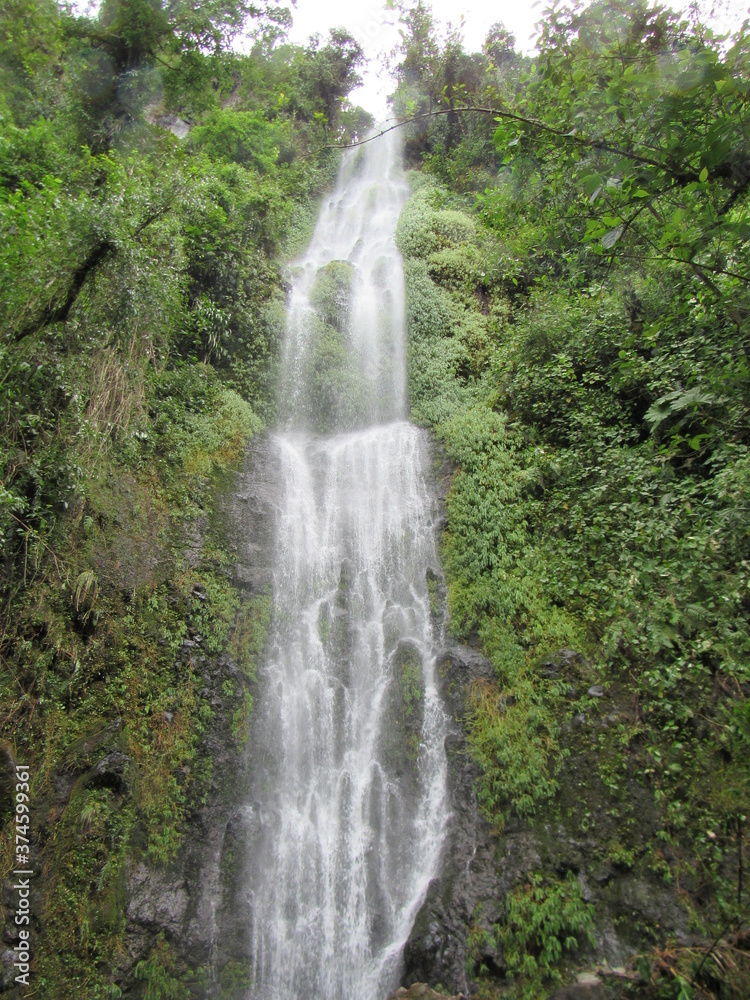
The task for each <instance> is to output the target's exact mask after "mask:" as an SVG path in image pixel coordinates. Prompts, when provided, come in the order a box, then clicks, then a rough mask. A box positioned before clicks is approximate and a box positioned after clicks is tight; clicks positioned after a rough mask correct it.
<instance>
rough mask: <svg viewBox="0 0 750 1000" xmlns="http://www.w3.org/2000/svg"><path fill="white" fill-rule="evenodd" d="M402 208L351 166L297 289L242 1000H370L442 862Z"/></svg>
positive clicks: (396, 189)
mask: <svg viewBox="0 0 750 1000" xmlns="http://www.w3.org/2000/svg"><path fill="white" fill-rule="evenodd" d="M407 194H408V188H407V186H406V184H405V181H404V178H403V176H402V173H401V170H400V166H399V146H398V142H397V140H396V139H395V138H393V137H386V138H383V139H379V140H376V141H375V142H372V143H369V144H366V145H365V146H364V147H362V148H361V149H359V150H358V151H356V152H350V153H347V154H346V155H345V157H344V161H343V163H342V167H341V170H340V174H339V179H338V184H337V187H336V190H335V192H334V193H333V195H332V196H331V197H330V198H329V199H328V200H327V201H326V203H325V204H324V206H323V208H322V211H321V214H320V217H319V220H318V223H317V227H316V230H315V233H314V236H313V240H312V243H311V246H310V248H309V250H308V252H307V254H306V256H305V257H304V258H303V259H301V260H300V261H298V262H297V263H296V265H295V267H294V268H293V269H292V275H293V279H292V291H291V294H290V303H289V314H288V323H287V336H286V343H285V348H284V356H283V371H284V374H283V379H282V387H281V404H280V413H281V427H282V428H283V429H282V431H281V432H279V433H277V434H276V435H274V436H273V437H272V440H271V443H270V446H271V447H272V448H273V449H274V454H275V456H276V458H275V461H276V464H277V467H278V470H279V480H280V484H281V487H280V489H281V493H282V496H281V498H280V500H279V505H278V506H279V513H278V518H277V526H276V542H275V570H274V609H275V622H274V625H273V629H272V639H271V642H270V644H269V647H270V648H269V652H268V657H267V662H266V664H265V666H264V669H263V675H262V678H261V681H262V695H261V697H260V698H259V700H258V704H257V705H256V708H255V713H256V717H257V719H258V720H259V721H258V722H257V724H256V725H257V727H259V728H258V732H259V733H260V736H259V737H258V736H256V739H255V741H254V752H253V756H254V760H252V761H251V764H250V768H251V774H252V778H251V785H252V789H251V797H250V803H249V805H248V809H249V810H250V811H251V812H252V813H253V816H254V823H255V826H254V828H255V829H256V830H257V831H259V832H258V833H257V835H256V836H255V837H254V838H253V842H252V845H251V847H250V848H249V852H250V853H251V854H252V857H251V858H250V860H249V861H248V869H249V872H250V874H249V882H250V884H249V886H248V898H249V908H250V912H251V928H250V937H251V941H250V949H251V957H252V975H253V980H252V982H253V985H252V988H251V990H250V994H249V997H250V998H252V1000H384V997H385V996H386V995H387V992H388V990H389V989H391V988H393V987H394V986H395V985H397V984H396V982H395V980H396V978H397V976H398V972H399V963H400V960H401V952H402V949H403V946H404V944H405V942H406V939H407V937H408V934H409V932H410V930H411V926H412V924H413V921H414V918H415V916H416V913H417V911H418V909H419V907H420V905H421V903H422V902H423V900H424V897H425V894H426V892H427V888H428V885H429V882H430V880H431V878H433V877H434V876H435V874H436V870H437V865H438V862H439V854H440V849H441V845H442V840H443V833H444V829H445V823H446V819H447V816H446V813H447V793H446V773H447V765H446V759H445V752H444V748H443V740H444V735H445V727H446V718H445V714H444V711H443V708H442V706H441V703H440V699H439V696H438V693H437V689H436V681H435V650H436V637H435V636H434V635H433V619H434V618H435V614H434V609H433V608H431V593H430V591H431V583H430V581H433V582H434V581H435V580H436V574H437V573H438V572H439V567H438V560H437V555H436V551H435V520H436V510H435V501H434V499H433V497H432V496H431V491H430V489H429V486H428V484H427V481H426V468H427V462H428V460H429V455H428V449H427V442H426V440H425V436H424V432H422V431H420V430H419V429H417V428H416V427H414V426H412V425H411V424H409V423H408V422H407V421H406V419H405V418H406V410H407V398H406V376H405V334H404V284H403V273H402V265H401V260H400V257H399V254H398V252H397V250H396V247H395V243H394V232H395V228H396V223H397V220H398V215H399V212H400V210H401V207H402V205H403V203H404V201H405V199H406V197H407ZM433 599H434V595H433Z"/></svg>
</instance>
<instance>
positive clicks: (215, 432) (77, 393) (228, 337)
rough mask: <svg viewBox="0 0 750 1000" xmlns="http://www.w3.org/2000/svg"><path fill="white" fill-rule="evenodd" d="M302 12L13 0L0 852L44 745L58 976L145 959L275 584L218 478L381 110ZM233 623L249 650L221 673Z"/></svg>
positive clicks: (51, 938)
mask: <svg viewBox="0 0 750 1000" xmlns="http://www.w3.org/2000/svg"><path fill="white" fill-rule="evenodd" d="M248 18H250V21H248ZM288 18H289V12H288V11H287V10H286V9H277V8H275V7H272V6H269V5H267V4H266V3H265V2H263V3H260V4H252V5H251V4H246V3H241V4H231V5H226V4H223V3H208V4H201V5H197V6H196V5H189V4H188V5H176V4H174V5H173V4H169V5H168V4H161V3H159V2H154V3H151V2H149V3H143V2H141V0H111V2H110V0H107V2H105V3H104V4H102V5H101V7H100V8H99V10H98V13H96V14H95V15H94V16H93V17H72V16H71V15H70V13H69V11H68V8H67V7H65V6H62V5H61V6H57V5H56V4H55V3H54V2H51V0H8V2H6V3H3V4H2V7H1V8H0V231H1V233H2V237H1V239H0V273H1V274H2V296H1V297H0V323H1V324H2V338H1V339H0V398H1V399H2V408H1V409H2V415H1V416H0V424H1V427H0V543H1V544H2V581H1V588H2V589H1V591H0V593H1V594H2V610H1V611H0V668H1V669H0V698H1V699H2V712H0V746H2V750H3V753H4V758H3V759H4V760H5V758H6V757H7V762H8V763H7V764H6V763H3V767H2V782H1V785H2V787H1V789H0V791H2V799H1V801H2V817H1V818H2V821H3V823H4V824H5V825H4V830H3V839H2V865H3V876H5V875H6V874H7V873H8V872H9V871H10V870H11V869H12V868H13V855H12V848H13V840H12V836H11V831H12V826H11V824H9V823H8V822H7V821H8V819H9V818H10V817H9V811H10V806H11V799H10V785H9V784H8V782H9V781H10V778H9V776H8V775H9V773H10V772H9V768H8V765H9V764H11V763H13V762H15V761H22V762H23V763H25V764H27V765H28V766H29V767H30V768H31V770H32V774H33V784H32V795H31V798H32V802H33V803H34V808H33V813H32V830H33V832H34V838H35V839H34V842H33V854H34V861H35V866H36V867H37V869H38V870H39V871H40V872H42V873H43V890H41V889H40V895H39V896H37V897H35V900H36V901H35V912H36V917H35V919H36V921H37V923H36V924H35V927H34V931H35V933H36V932H38V931H40V932H41V933H40V934H39V937H38V938H35V945H34V956H35V959H36V964H35V967H34V969H35V972H34V981H35V986H36V988H37V994H36V995H38V996H46V997H49V998H55V1000H56V998H59V997H62V996H74V995H75V996H76V997H80V998H81V1000H84V998H87V997H104V996H112V997H114V996H119V995H120V993H119V992H118V991H119V989H120V987H119V985H118V983H122V982H123V976H126V977H127V976H128V975H130V976H131V982H132V975H133V970H132V969H130V970H129V971H128V962H129V961H130V959H129V958H128V957H127V956H124V955H123V949H122V935H123V931H124V906H125V905H126V901H127V900H126V885H127V879H128V878H129V875H130V872H131V871H132V867H133V865H134V864H135V863H137V862H138V860H139V859H145V860H147V861H149V862H150V863H163V862H165V861H167V860H169V859H170V858H172V857H173V856H174V854H175V851H176V850H177V848H178V846H179V844H180V842H181V838H182V834H183V830H184V828H185V824H186V822H187V821H188V820H189V818H190V815H191V812H192V811H193V810H194V809H195V808H197V807H199V805H200V803H201V801H202V800H204V799H205V796H206V795H207V793H208V791H209V790H210V788H211V786H212V776H211V758H210V755H209V753H208V751H207V748H206V745H205V734H206V732H207V731H208V727H209V725H211V724H212V723H211V720H212V718H217V717H218V718H219V719H220V720H223V719H226V720H227V724H228V726H229V728H230V730H231V734H233V737H232V738H234V739H236V740H237V741H241V740H242V739H243V738H244V736H245V735H246V730H247V714H248V712H249V710H250V707H251V704H252V694H251V690H250V686H249V685H250V682H251V681H252V678H253V675H254V664H255V657H256V656H257V654H258V651H259V649H260V646H261V645H262V641H263V635H264V633H265V627H266V624H267V621H268V615H269V599H268V598H267V597H264V596H261V597H257V598H255V599H252V600H250V599H248V598H246V597H243V595H242V594H240V593H239V592H238V591H237V590H236V589H235V587H234V585H233V583H232V580H231V574H230V573H229V572H228V569H227V567H228V563H229V559H230V553H229V552H228V548H229V547H230V544H231V543H230V542H229V541H227V539H226V538H225V537H224V535H223V534H222V531H221V526H220V525H219V524H218V519H216V518H212V517H211V506H212V495H213V494H214V493H215V489H214V485H213V477H214V476H215V473H216V472H217V471H220V470H222V469H226V468H228V467H229V466H230V465H231V463H233V462H234V461H235V460H236V459H237V458H238V457H240V456H241V455H242V452H243V449H244V446H245V443H246V442H247V440H248V438H249V436H251V435H252V434H254V433H255V432H256V431H257V430H258V429H259V428H260V427H261V426H262V423H263V422H264V421H267V420H269V419H270V418H272V416H273V407H274V386H275V381H276V369H275V361H276V356H277V348H278V343H279V339H280V335H281V331H282V330H283V305H284V293H285V288H284V280H283V277H282V270H281V267H280V264H281V262H283V260H284V259H285V258H287V257H289V256H291V255H292V254H294V253H296V252H299V250H301V249H302V248H303V247H304V245H305V243H306V241H307V239H308V238H309V235H310V233H311V231H312V225H313V222H314V218H315V214H316V201H317V198H318V196H319V194H320V192H322V190H324V189H325V187H326V186H327V185H329V184H330V182H331V180H332V178H333V176H334V173H335V170H336V162H337V160H336V154H335V152H334V151H332V150H331V149H329V148H327V146H328V143H329V141H330V139H331V138H332V137H339V138H343V139H352V138H355V137H356V136H357V134H358V130H360V131H361V129H362V128H363V127H365V126H366V125H367V122H368V116H367V115H366V114H365V113H364V112H362V111H361V110H360V109H356V108H352V107H350V106H349V105H348V104H347V102H346V94H347V93H348V91H349V90H350V89H351V87H352V86H353V85H354V84H355V83H356V82H357V79H358V77H357V67H358V65H359V64H360V62H361V59H362V53H361V51H360V49H359V47H358V46H357V44H356V43H355V42H354V41H353V40H352V39H351V38H350V37H349V36H348V35H347V34H346V33H344V32H342V31H335V32H332V33H331V35H330V37H329V38H328V39H327V40H325V41H322V40H320V39H313V41H312V42H311V43H310V44H309V46H308V47H306V48H300V47H294V46H290V45H287V44H285V43H284V42H283V28H284V26H285V25H286V24H287V23H288ZM248 27H250V28H253V32H254V34H253V38H252V39H251V45H252V47H251V50H250V52H249V54H247V55H239V54H237V53H236V52H235V51H233V50H232V49H231V47H230V42H231V41H232V39H233V37H234V36H235V35H236V34H238V33H239V31H240V30H241V29H243V28H248ZM173 133H175V134H173ZM186 133H189V134H187V136H186V137H185V135H186ZM178 135H179V136H181V137H182V138H178ZM209 487H211V488H210V489H209ZM221 650H224V651H225V652H226V653H227V655H229V656H230V657H231V658H232V660H233V662H235V663H236V664H237V665H238V666H239V668H240V669H239V670H238V672H237V677H236V679H235V680H228V681H225V682H224V683H223V685H220V686H219V689H218V691H212V690H211V689H210V684H209V685H208V686H207V682H206V673H205V662H206V660H205V658H206V657H210V656H212V655H215V654H216V653H218V652H219V651H221ZM201 663H203V666H202V665H201ZM219 703H220V704H221V710H220V712H219V713H218V716H217V709H216V706H217V704H219ZM212 705H213V707H212ZM222 724H223V722H222ZM40 885H41V883H40ZM9 912H10V911H9ZM165 949H166V950H165ZM173 962H174V957H173V956H171V955H170V953H169V951H168V948H167V946H166V945H165V944H164V943H163V942H162V943H161V944H159V945H158V947H157V949H156V950H155V951H154V954H153V955H152V956H151V957H150V958H148V959H143V960H142V961H140V963H139V964H138V968H137V970H135V978H136V979H142V980H145V983H146V985H145V986H144V988H145V989H146V991H147V994H146V995H149V996H157V995H158V996H162V995H170V996H178V995H179V996H183V995H186V992H185V991H186V990H187V989H188V986H189V982H188V980H184V981H183V979H184V975H183V974H184V969H183V970H182V971H180V972H179V973H178V972H175V973H174V975H173V971H174V970H172V965H173ZM170 970H172V971H170ZM8 971H9V972H10V974H11V976H12V971H10V970H8ZM193 971H194V973H195V974H194V975H193V979H195V976H196V975H197V976H198V979H197V980H195V981H196V982H198V981H199V980H200V976H199V974H198V972H195V970H193ZM188 979H190V977H188ZM162 980H163V982H162ZM191 981H192V980H191ZM164 983H166V984H167V985H166V986H165V985H164ZM159 990H162V992H159ZM164 990H167V992H164ZM170 990H171V992H169V991H170ZM175 990H177V992H174V991H175ZM230 993H231V991H230ZM232 995H234V994H233V993H232Z"/></svg>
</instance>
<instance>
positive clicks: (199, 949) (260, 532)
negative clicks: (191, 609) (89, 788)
mask: <svg viewBox="0 0 750 1000" xmlns="http://www.w3.org/2000/svg"><path fill="white" fill-rule="evenodd" d="M267 443H268V439H267V436H265V435H259V436H258V437H257V438H256V439H254V440H253V441H252V442H251V446H250V448H249V450H248V453H247V456H246V460H245V463H244V467H243V469H242V471H241V472H240V473H237V474H235V475H234V476H233V477H231V478H228V479H227V482H226V484H225V485H224V489H225V493H224V496H223V498H222V500H221V502H220V503H219V504H218V505H217V506H218V511H217V514H216V515H215V516H216V517H217V518H220V519H221V525H220V526H219V528H218V530H219V531H220V532H221V534H223V536H224V537H223V544H224V548H225V549H226V550H227V551H228V552H230V553H231V554H233V555H234V557H235V559H236V562H235V565H234V573H233V575H234V582H235V585H236V587H237V589H238V590H239V591H240V593H241V595H245V596H246V597H248V598H252V597H254V596H257V595H259V594H263V593H266V592H267V590H268V587H269V586H270V584H271V580H272V566H271V562H270V560H271V551H272V544H273V535H274V525H275V508H274V503H273V501H274V496H278V491H277V490H275V484H274V477H275V475H276V469H275V466H274V464H273V462H272V461H271V460H270V458H269V449H268V447H267ZM194 542H195V547H196V550H198V549H199V547H200V544H201V539H200V538H198V539H195V540H194ZM195 596H196V597H197V598H198V599H200V594H199V593H196V594H195ZM181 655H184V656H189V657H191V658H192V659H193V661H194V663H196V664H197V665H198V666H200V667H201V668H202V671H203V682H204V684H205V688H204V691H203V694H204V697H207V698H208V699H209V700H210V702H211V704H212V705H213V706H214V708H215V711H214V713H213V717H212V719H211V721H210V724H209V729H208V732H207V734H206V736H205V740H206V744H207V745H206V747H205V749H206V751H207V753H208V756H209V757H210V759H211V761H212V780H211V786H210V789H209V793H208V795H207V796H206V800H205V802H204V803H203V804H201V805H200V806H199V807H197V808H196V809H195V810H194V811H193V813H192V814H191V815H190V816H189V818H188V823H187V824H186V826H185V830H184V832H183V837H182V843H181V847H180V850H179V852H178V855H177V857H176V858H175V859H174V861H173V862H171V863H170V864H168V865H166V866H163V865H161V866H157V865H152V864H150V863H148V862H141V863H140V864H138V865H137V866H136V867H135V869H134V870H133V871H132V873H131V876H130V881H129V885H128V899H129V901H128V906H127V911H126V919H127V925H126V934H125V954H124V956H123V959H122V967H121V977H122V978H121V979H120V982H121V983H122V986H123V988H124V989H125V990H126V995H134V996H138V995H140V993H141V992H142V984H141V983H138V982H134V971H135V967H136V965H137V963H138V962H139V961H141V960H144V959H146V958H147V957H148V955H149V954H150V952H151V950H152V948H153V947H154V945H155V943H156V941H157V940H158V939H159V937H160V936H161V935H162V934H163V935H164V937H165V939H166V941H167V942H168V943H169V944H170V946H171V947H172V949H173V951H174V953H175V956H176V958H177V962H178V965H179V966H180V967H181V968H183V969H191V970H195V969H197V968H200V967H203V968H204V969H207V970H209V981H208V983H207V985H206V988H205V994H204V996H205V998H206V1000H210V998H213V997H218V996H219V995H220V993H221V988H220V983H219V978H220V975H221V970H222V968H224V967H226V966H227V965H229V964H231V965H232V966H233V967H234V968H235V969H239V967H240V966H241V965H242V963H243V962H246V961H247V927H248V923H247V920H248V916H247V906H246V905H243V899H242V893H241V891H240V889H241V885H242V879H241V878H240V874H241V869H242V866H243V864H244V861H243V859H244V857H245V844H246V843H247V842H248V840H249V839H251V837H252V829H250V828H249V827H248V824H251V821H252V815H251V814H252V810H250V811H249V812H248V811H244V812H243V811H241V810H240V809H239V808H238V803H239V802H242V801H244V795H243V789H242V787H241V782H242V775H243V773H244V767H243V751H241V749H240V747H239V744H238V742H237V740H236V739H235V737H234V736H233V734H232V732H231V712H230V713H227V712H226V711H225V710H224V700H223V699H224V696H223V695H222V685H223V684H224V683H225V681H227V680H228V679H231V680H232V681H233V683H234V684H235V686H241V685H242V684H243V683H247V682H246V681H245V680H244V678H243V675H242V672H241V670H240V669H239V667H238V665H237V664H236V663H235V662H234V661H233V659H232V658H231V656H229V655H228V654H226V653H222V654H218V655H213V656H212V655H204V654H203V652H202V650H201V648H200V646H199V645H197V644H196V642H193V641H191V640H188V641H187V642H186V644H185V646H184V648H183V650H182V653H181ZM127 767H128V760H127V758H124V757H123V755H122V754H119V755H118V754H117V753H109V754H107V755H106V756H105V757H103V759H102V761H101V763H100V765H99V766H98V767H97V768H96V769H95V770H94V772H92V776H91V777H92V780H93V781H100V782H105V783H115V782H118V781H121V780H123V775H127Z"/></svg>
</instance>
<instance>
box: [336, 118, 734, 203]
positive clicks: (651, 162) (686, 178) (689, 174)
mask: <svg viewBox="0 0 750 1000" xmlns="http://www.w3.org/2000/svg"><path fill="white" fill-rule="evenodd" d="M466 112H473V113H476V114H482V115H492V116H493V117H494V118H496V119H498V120H499V119H501V118H507V119H508V120H509V121H514V122H519V123H520V124H522V125H529V126H531V127H532V128H535V129H538V130H539V131H540V132H546V133H547V134H548V135H553V136H555V137H556V138H558V139H567V140H569V141H570V142H573V143H575V144H576V145H578V146H584V147H586V148H587V149H596V150H600V151H601V152H604V153H613V154H614V155H615V156H623V157H625V159H628V160H632V161H633V162H634V163H642V164H643V165H644V166H647V167H656V169H657V170H662V171H663V172H664V173H665V174H667V175H668V176H670V177H672V178H674V180H676V181H678V183H680V184H689V183H691V182H693V181H697V180H698V174H697V173H695V172H694V171H692V170H691V171H686V170H677V169H675V168H674V167H670V166H669V164H667V163H664V162H662V161H661V160H655V159H652V158H651V157H649V156H642V155H641V154H640V153H633V152H631V151H630V150H627V149H621V148H620V147H619V146H613V145H612V144H611V143H609V142H606V141H605V140H604V139H588V138H586V136H584V135H579V134H578V132H576V131H575V129H573V130H571V131H569V132H564V131H563V130H562V129H558V128H553V127H552V126H551V125H547V124H545V122H541V121H539V120H538V119H536V118H526V117H524V116H523V115H518V114H516V113H515V112H513V111H501V110H499V109H498V108H478V107H465V108H440V109H439V110H437V111H425V112H424V113H423V114H419V115H413V116H412V117H411V118H405V119H404V120H403V121H400V122H397V123H396V124H395V125H391V126H390V127H389V128H385V129H382V130H381V131H380V132H377V133H376V134H375V135H371V136H369V137H368V138H367V139H359V140H357V141H356V142H349V143H332V144H329V148H331V149H352V148H353V147H354V146H363V145H364V144H365V143H366V142H373V141H374V140H375V139H379V138H380V137H381V136H384V135H386V134H387V133H388V132H393V131H394V129H397V128H403V126H404V125H410V124H411V123H412V122H417V121H420V120H422V119H424V118H434V117H436V116H437V115H453V114H463V113H466ZM713 175H714V176H723V174H722V173H721V170H720V169H714V171H713Z"/></svg>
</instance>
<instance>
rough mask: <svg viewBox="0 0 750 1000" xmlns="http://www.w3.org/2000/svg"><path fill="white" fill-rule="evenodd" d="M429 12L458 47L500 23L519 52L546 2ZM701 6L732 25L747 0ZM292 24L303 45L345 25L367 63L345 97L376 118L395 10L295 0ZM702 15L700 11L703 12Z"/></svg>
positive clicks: (464, 0) (456, 0)
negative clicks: (460, 40) (452, 32)
mask: <svg viewBox="0 0 750 1000" xmlns="http://www.w3.org/2000/svg"><path fill="white" fill-rule="evenodd" d="M431 6H432V13H433V16H434V18H435V20H436V21H437V22H438V23H439V25H440V27H441V28H445V26H446V25H447V24H448V23H451V24H453V25H454V26H458V25H459V24H460V23H461V19H462V18H463V37H464V48H465V49H466V50H467V51H469V52H478V51H479V50H480V49H481V47H482V42H483V41H484V39H485V37H486V35H487V30H488V29H489V27H490V25H492V24H494V23H495V22H497V21H501V22H502V23H503V24H504V25H505V27H506V28H507V29H508V31H510V32H512V33H513V34H514V35H515V36H516V45H517V47H518V48H519V49H521V51H523V52H531V51H533V47H534V46H533V39H534V38H535V36H536V32H535V30H534V25H535V24H536V23H537V21H539V20H540V18H541V16H542V11H543V10H544V8H545V7H546V3H545V2H543V0H542V2H537V3H524V2H523V0H516V2H512V0H432V4H431ZM670 6H671V7H673V8H674V9H686V8H687V6H688V2H687V0H672V3H671V4H670ZM700 6H701V9H702V10H704V11H708V12H709V14H710V12H711V11H712V10H713V11H714V15H715V23H716V26H717V28H720V29H721V30H724V31H725V30H728V29H732V28H736V27H738V26H739V25H740V24H741V23H742V21H743V20H744V19H745V18H746V17H747V16H748V0H713V2H711V0H702V2H701V3H700ZM292 16H293V17H294V27H293V28H292V31H291V33H290V36H289V40H290V41H292V42H295V43H297V44H303V43H305V42H306V41H307V39H308V38H309V37H310V35H313V34H315V33H316V32H317V33H319V34H320V35H321V36H322V37H323V38H325V37H326V36H327V34H328V29H329V28H339V27H343V28H347V29H348V30H349V32H350V33H351V34H352V35H353V36H354V37H355V38H356V39H357V41H358V42H359V43H360V45H361V46H362V48H363V49H364V51H365V54H366V55H367V56H368V58H369V59H370V65H369V67H368V69H367V71H366V73H365V74H363V75H364V86H362V87H360V88H358V89H357V90H355V91H353V92H352V95H351V99H352V101H354V103H356V104H361V105H362V106H363V107H365V108H367V110H368V111H370V112H372V114H374V115H375V116H376V118H383V117H385V114H386V97H387V95H388V94H389V93H390V92H392V91H393V81H392V80H391V79H390V78H389V77H388V75H387V74H386V73H385V71H384V70H383V68H382V66H381V65H379V63H380V57H381V56H382V54H383V53H387V52H390V51H391V50H392V49H393V48H394V46H395V45H397V44H398V42H399V34H398V26H397V21H396V17H397V15H396V12H395V11H393V10H388V9H387V7H386V5H385V2H384V0H297V6H296V8H292ZM704 16H705V15H704Z"/></svg>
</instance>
